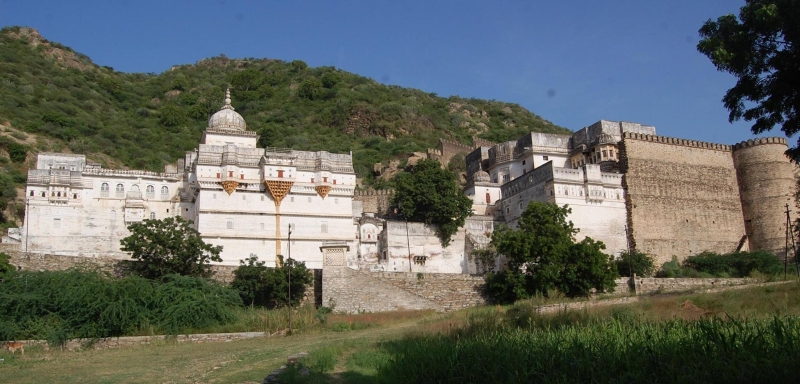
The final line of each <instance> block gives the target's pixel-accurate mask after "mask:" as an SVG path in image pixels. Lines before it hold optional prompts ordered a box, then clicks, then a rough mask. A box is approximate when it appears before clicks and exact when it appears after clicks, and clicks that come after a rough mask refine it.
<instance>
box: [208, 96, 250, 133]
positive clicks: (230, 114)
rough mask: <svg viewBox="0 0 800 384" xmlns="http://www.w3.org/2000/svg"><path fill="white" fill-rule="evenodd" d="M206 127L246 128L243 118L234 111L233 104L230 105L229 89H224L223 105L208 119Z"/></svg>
mask: <svg viewBox="0 0 800 384" xmlns="http://www.w3.org/2000/svg"><path fill="white" fill-rule="evenodd" d="M208 129H227V130H230V129H234V130H237V131H245V130H247V123H245V121H244V118H243V117H242V115H240V114H238V113H237V112H236V111H234V110H233V106H231V91H230V90H227V91H225V105H223V106H222V109H220V110H219V111H217V113H215V114H213V115H211V118H210V119H208Z"/></svg>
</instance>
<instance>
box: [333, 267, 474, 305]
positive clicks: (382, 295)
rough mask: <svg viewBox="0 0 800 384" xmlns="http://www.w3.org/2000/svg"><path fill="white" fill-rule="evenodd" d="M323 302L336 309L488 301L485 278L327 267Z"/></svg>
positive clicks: (471, 303) (472, 303)
mask: <svg viewBox="0 0 800 384" xmlns="http://www.w3.org/2000/svg"><path fill="white" fill-rule="evenodd" d="M322 287H323V293H322V301H323V305H327V306H330V305H334V307H335V311H336V312H341V313H359V312H387V311H397V310H422V309H432V310H435V311H440V312H444V311H453V310H457V309H462V308H467V307H471V306H475V305H480V304H484V303H486V300H485V299H484V298H483V297H482V296H481V293H480V292H481V289H482V287H483V277H480V276H473V275H458V274H433V273H432V274H422V273H419V274H415V273H393V272H363V271H358V270H353V269H350V268H346V267H328V266H325V268H324V270H323V273H322Z"/></svg>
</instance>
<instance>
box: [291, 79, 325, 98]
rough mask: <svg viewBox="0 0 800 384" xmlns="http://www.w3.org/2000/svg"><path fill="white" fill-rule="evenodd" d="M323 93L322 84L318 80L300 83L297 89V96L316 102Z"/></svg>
mask: <svg viewBox="0 0 800 384" xmlns="http://www.w3.org/2000/svg"><path fill="white" fill-rule="evenodd" d="M321 92H322V83H320V82H319V80H317V79H316V78H311V79H307V80H304V81H303V82H302V83H300V86H299V87H297V96H300V97H302V98H304V99H308V100H314V99H316V98H318V97H319V95H320V93H321Z"/></svg>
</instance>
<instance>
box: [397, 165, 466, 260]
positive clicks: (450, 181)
mask: <svg viewBox="0 0 800 384" xmlns="http://www.w3.org/2000/svg"><path fill="white" fill-rule="evenodd" d="M394 186H395V194H394V197H393V198H392V199H393V200H392V205H393V206H394V207H396V208H397V214H398V215H399V216H400V217H402V218H405V219H407V220H410V221H417V222H423V223H427V224H435V225H437V226H438V232H437V234H438V236H439V239H440V240H441V242H442V245H444V246H447V245H448V244H450V239H451V238H452V237H453V234H455V233H456V231H457V230H458V228H460V227H461V226H463V225H464V221H465V219H466V218H467V217H468V216H470V215H472V200H470V199H469V198H468V197H466V196H464V193H462V192H461V190H460V189H459V188H458V184H457V183H456V179H455V176H454V175H453V173H452V172H450V171H448V170H445V169H442V165H441V164H440V163H439V162H438V161H436V160H429V159H423V160H420V161H419V162H418V163H416V164H415V165H414V166H412V167H411V169H410V170H409V171H408V172H402V173H400V174H398V175H397V176H395V178H394Z"/></svg>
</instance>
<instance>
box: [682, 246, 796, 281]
mask: <svg viewBox="0 0 800 384" xmlns="http://www.w3.org/2000/svg"><path fill="white" fill-rule="evenodd" d="M683 265H684V267H689V268H692V269H694V270H696V271H698V272H700V273H707V274H710V275H712V276H716V277H747V276H750V274H752V273H753V272H760V273H763V274H766V275H775V274H779V273H781V272H783V266H782V265H781V261H780V260H778V258H777V257H776V256H775V255H773V254H771V253H767V252H763V251H756V252H737V253H730V254H724V255H720V254H716V253H713V252H703V253H701V254H698V255H694V256H689V257H688V258H686V260H684V261H683Z"/></svg>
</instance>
